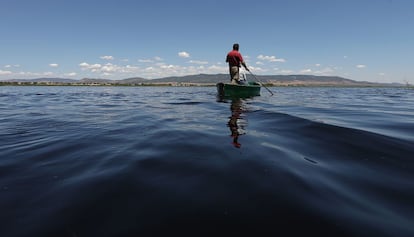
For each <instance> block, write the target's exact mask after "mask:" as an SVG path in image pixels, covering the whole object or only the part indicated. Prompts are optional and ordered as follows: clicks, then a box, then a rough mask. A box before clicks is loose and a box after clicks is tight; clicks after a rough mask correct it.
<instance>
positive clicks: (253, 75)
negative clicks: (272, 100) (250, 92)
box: [247, 70, 273, 95]
mask: <svg viewBox="0 0 414 237" xmlns="http://www.w3.org/2000/svg"><path fill="white" fill-rule="evenodd" d="M247 71H249V72H250V74H252V76H253V77H254V79H256V81H258V82H259V83H260V85H262V86H263V87H264V88H266V90H267V91H269V92H270V94H271V95H273V92H272V91H271V90H269V88H267V87H266V86H265V85H264V84H263V83H262V82H261V81H260V80H259V79H258V78H257V77H256V76H255V75H254V74H253V73H252V72H251V71H250V70H247Z"/></svg>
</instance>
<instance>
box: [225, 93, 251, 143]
mask: <svg viewBox="0 0 414 237" xmlns="http://www.w3.org/2000/svg"><path fill="white" fill-rule="evenodd" d="M230 109H231V116H230V117H229V118H230V119H229V122H228V123H227V126H228V127H229V129H230V132H231V137H232V138H233V145H234V146H235V147H237V148H240V147H241V144H240V143H239V136H241V135H243V134H245V131H244V129H245V126H246V124H247V123H246V120H245V119H244V117H243V115H242V112H243V103H242V100H241V99H233V100H232V101H231V106H230Z"/></svg>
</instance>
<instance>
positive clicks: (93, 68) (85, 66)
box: [79, 62, 102, 72]
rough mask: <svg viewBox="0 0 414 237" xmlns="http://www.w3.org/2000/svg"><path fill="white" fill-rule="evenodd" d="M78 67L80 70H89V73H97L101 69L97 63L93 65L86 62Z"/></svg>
mask: <svg viewBox="0 0 414 237" xmlns="http://www.w3.org/2000/svg"><path fill="white" fill-rule="evenodd" d="M79 66H80V67H81V69H82V70H84V71H85V70H90V71H91V72H97V71H99V69H100V68H101V67H102V65H101V64H99V63H95V64H89V63H86V62H83V63H81V64H79Z"/></svg>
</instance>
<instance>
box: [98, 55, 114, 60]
mask: <svg viewBox="0 0 414 237" xmlns="http://www.w3.org/2000/svg"><path fill="white" fill-rule="evenodd" d="M100 58H101V59H104V60H114V57H113V56H101V57H100Z"/></svg>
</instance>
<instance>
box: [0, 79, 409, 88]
mask: <svg viewBox="0 0 414 237" xmlns="http://www.w3.org/2000/svg"><path fill="white" fill-rule="evenodd" d="M264 85H265V86H267V87H350V88H351V87H382V88H414V86H412V85H408V86H407V85H394V84H379V83H378V84H376V83H332V82H330V83H326V82H325V83H324V82H303V81H296V82H279V83H264ZM0 86H86V87H88V86H96V87H105V86H107V87H215V86H216V83H182V82H180V83H177V82H170V83H168V82H165V83H164V82H163V83H160V82H157V83H64V82H8V81H0Z"/></svg>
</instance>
